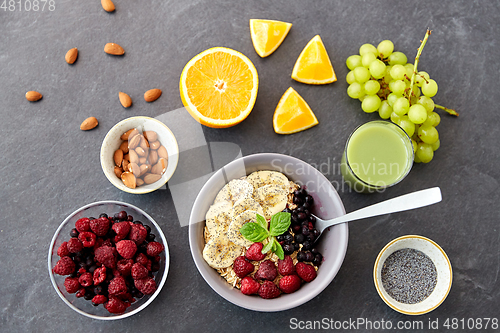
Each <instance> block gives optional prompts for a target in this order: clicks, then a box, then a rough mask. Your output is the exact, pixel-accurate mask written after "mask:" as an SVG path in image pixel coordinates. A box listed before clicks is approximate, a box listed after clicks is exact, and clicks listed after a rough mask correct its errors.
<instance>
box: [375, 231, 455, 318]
mask: <svg viewBox="0 0 500 333" xmlns="http://www.w3.org/2000/svg"><path fill="white" fill-rule="evenodd" d="M373 280H374V282H375V288H376V289H377V292H378V294H379V295H380V297H381V298H382V300H383V301H384V302H385V303H386V304H387V305H389V306H390V307H391V308H392V309H394V310H396V311H398V312H401V313H403V314H407V315H421V314H424V313H428V312H430V311H432V310H434V309H435V308H437V307H438V306H439V305H440V304H441V303H443V301H444V300H445V299H446V297H447V296H448V293H449V292H450V289H451V284H452V280H453V272H452V268H451V263H450V260H449V259H448V256H447V255H446V253H445V252H444V251H443V249H442V248H441V247H440V246H439V245H438V244H436V243H435V242H434V241H432V240H430V239H428V238H425V237H422V236H417V235H406V236H402V237H399V238H396V239H394V240H392V241H391V242H389V244H387V245H386V246H385V247H384V248H383V249H382V251H380V253H379V255H378V257H377V259H376V260H375V266H374V268H373Z"/></svg>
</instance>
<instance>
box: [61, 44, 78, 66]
mask: <svg viewBox="0 0 500 333" xmlns="http://www.w3.org/2000/svg"><path fill="white" fill-rule="evenodd" d="M76 58H78V49H77V48H76V47H74V48H72V49H70V50H69V51H68V52H66V55H65V56H64V60H66V62H67V63H68V64H70V65H73V64H74V63H75V61H76Z"/></svg>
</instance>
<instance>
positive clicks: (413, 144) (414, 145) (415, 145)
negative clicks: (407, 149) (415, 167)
mask: <svg viewBox="0 0 500 333" xmlns="http://www.w3.org/2000/svg"><path fill="white" fill-rule="evenodd" d="M411 145H412V147H413V154H415V153H416V152H417V141H415V140H413V139H411Z"/></svg>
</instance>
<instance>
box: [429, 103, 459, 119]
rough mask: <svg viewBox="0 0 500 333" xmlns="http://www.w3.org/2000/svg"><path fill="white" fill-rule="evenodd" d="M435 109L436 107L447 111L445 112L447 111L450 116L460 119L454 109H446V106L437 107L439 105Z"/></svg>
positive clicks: (435, 105)
mask: <svg viewBox="0 0 500 333" xmlns="http://www.w3.org/2000/svg"><path fill="white" fill-rule="evenodd" d="M434 107H435V108H436V109H441V110H445V111H446V112H448V113H449V114H450V115H452V116H455V117H458V112H457V111H455V110H453V109H448V108H446V107H444V106H441V105H437V104H434Z"/></svg>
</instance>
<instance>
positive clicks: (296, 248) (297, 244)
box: [293, 243, 300, 251]
mask: <svg viewBox="0 0 500 333" xmlns="http://www.w3.org/2000/svg"><path fill="white" fill-rule="evenodd" d="M293 248H294V249H295V251H298V250H299V248H300V246H299V243H295V244H293Z"/></svg>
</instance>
